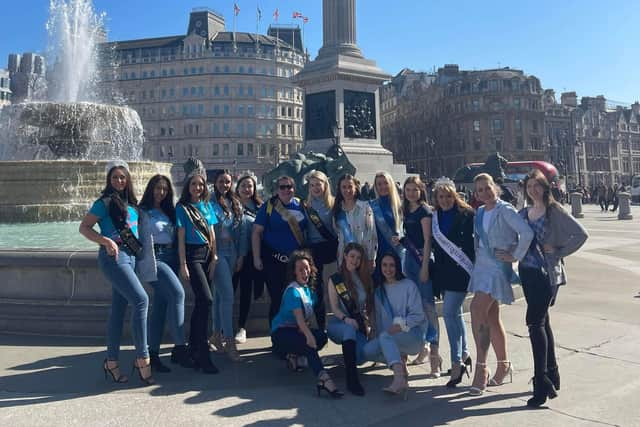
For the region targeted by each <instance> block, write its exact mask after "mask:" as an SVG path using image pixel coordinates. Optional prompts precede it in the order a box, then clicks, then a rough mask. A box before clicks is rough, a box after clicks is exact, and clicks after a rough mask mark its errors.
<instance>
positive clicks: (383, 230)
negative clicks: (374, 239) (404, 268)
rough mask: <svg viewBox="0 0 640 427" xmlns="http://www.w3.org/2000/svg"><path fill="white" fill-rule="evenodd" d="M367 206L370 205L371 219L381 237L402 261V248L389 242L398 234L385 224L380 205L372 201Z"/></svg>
mask: <svg viewBox="0 0 640 427" xmlns="http://www.w3.org/2000/svg"><path fill="white" fill-rule="evenodd" d="M369 204H370V205H371V210H372V211H373V219H374V220H375V221H376V229H377V230H378V231H380V234H382V237H383V238H384V239H385V240H386V241H387V244H388V245H389V247H391V248H392V249H393V250H394V251H395V253H396V254H397V255H398V256H399V257H400V259H403V255H404V253H403V252H404V246H403V245H394V244H393V242H392V241H391V238H392V237H393V236H398V233H397V232H395V231H394V230H392V229H391V227H389V224H387V221H386V220H385V219H384V214H383V213H382V207H381V206H380V203H379V202H378V201H377V200H372V201H371V202H369Z"/></svg>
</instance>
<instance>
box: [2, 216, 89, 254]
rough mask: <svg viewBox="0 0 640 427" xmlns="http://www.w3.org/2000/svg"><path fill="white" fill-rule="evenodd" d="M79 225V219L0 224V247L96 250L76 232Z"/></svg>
mask: <svg viewBox="0 0 640 427" xmlns="http://www.w3.org/2000/svg"><path fill="white" fill-rule="evenodd" d="M79 225H80V221H73V222H49V223H39V224H0V249H12V248H21V249H28V248H47V249H62V250H67V251H73V250H96V249H97V248H98V245H97V244H96V243H93V242H90V241H89V240H87V239H85V238H84V237H83V236H82V235H81V234H80V233H79V232H78V226H79Z"/></svg>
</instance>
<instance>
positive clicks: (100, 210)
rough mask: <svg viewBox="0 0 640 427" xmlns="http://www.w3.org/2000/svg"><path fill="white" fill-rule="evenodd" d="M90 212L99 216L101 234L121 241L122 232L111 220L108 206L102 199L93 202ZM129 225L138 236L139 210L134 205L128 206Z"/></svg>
mask: <svg viewBox="0 0 640 427" xmlns="http://www.w3.org/2000/svg"><path fill="white" fill-rule="evenodd" d="M89 213H90V214H92V215H95V216H97V217H98V226H100V234H102V235H103V236H105V237H108V238H110V239H111V240H113V241H120V233H118V230H116V227H115V226H114V225H113V221H111V217H110V216H109V212H107V206H106V205H105V204H104V201H103V200H102V199H98V200H96V201H95V202H93V205H92V206H91V209H89ZM127 225H128V226H129V228H130V229H131V232H132V233H133V235H134V236H136V237H138V211H137V210H136V208H134V207H133V206H127Z"/></svg>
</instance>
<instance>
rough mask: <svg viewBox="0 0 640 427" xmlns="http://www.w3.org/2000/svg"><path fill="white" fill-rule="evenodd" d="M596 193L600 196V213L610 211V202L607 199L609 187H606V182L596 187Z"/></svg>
mask: <svg viewBox="0 0 640 427" xmlns="http://www.w3.org/2000/svg"><path fill="white" fill-rule="evenodd" d="M596 193H597V196H598V204H599V205H600V211H601V212H605V211H607V210H609V201H608V199H607V187H605V185H604V182H601V183H600V184H598V186H597V187H596Z"/></svg>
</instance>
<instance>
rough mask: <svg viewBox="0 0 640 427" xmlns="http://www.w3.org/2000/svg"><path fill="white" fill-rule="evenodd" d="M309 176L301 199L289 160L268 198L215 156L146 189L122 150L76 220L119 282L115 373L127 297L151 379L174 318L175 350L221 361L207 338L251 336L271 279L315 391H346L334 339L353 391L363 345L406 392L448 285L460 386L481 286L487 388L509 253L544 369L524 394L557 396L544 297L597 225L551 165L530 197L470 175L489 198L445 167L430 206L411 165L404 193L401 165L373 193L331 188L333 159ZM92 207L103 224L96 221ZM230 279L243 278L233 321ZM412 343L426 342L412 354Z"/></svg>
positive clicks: (207, 364) (504, 367) (227, 340)
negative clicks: (517, 199) (573, 207)
mask: <svg viewBox="0 0 640 427" xmlns="http://www.w3.org/2000/svg"><path fill="white" fill-rule="evenodd" d="M307 181H308V186H309V188H308V190H309V191H308V194H309V195H308V198H307V199H306V200H304V201H303V200H300V199H298V198H296V197H295V196H294V195H295V182H294V180H293V179H292V178H290V177H287V176H283V177H280V178H278V179H277V182H276V188H275V195H274V196H273V197H271V198H270V199H268V200H267V201H266V202H264V203H262V200H261V199H260V198H259V197H258V195H257V194H256V182H255V180H254V178H252V177H250V176H244V177H242V178H240V179H239V180H238V182H236V183H235V190H233V187H234V183H233V182H232V175H231V174H230V173H229V172H228V171H220V172H218V173H217V174H216V176H215V177H214V179H213V183H214V194H213V197H210V195H209V190H208V188H207V185H206V172H205V171H204V169H203V168H202V167H196V168H194V170H193V171H191V172H190V173H189V174H187V176H186V177H185V180H184V187H183V190H182V194H181V196H180V199H179V202H178V204H177V206H175V207H174V205H173V191H172V187H171V182H170V180H169V178H168V177H165V176H161V175H158V176H155V177H153V178H152V179H151V180H150V181H149V183H148V184H147V188H146V189H145V192H144V196H143V198H142V201H141V202H140V204H138V203H137V200H136V198H135V194H134V190H133V183H132V182H131V177H130V174H129V171H128V169H127V166H126V164H125V163H124V162H115V163H111V164H110V165H109V166H108V168H107V184H106V186H105V189H104V191H103V193H102V195H101V197H100V199H98V200H97V201H96V202H95V203H94V205H93V206H92V208H91V209H90V211H89V213H88V214H87V215H86V217H85V218H84V220H83V221H82V223H81V225H80V232H81V233H82V234H83V235H84V236H85V237H87V238H88V239H90V240H92V241H94V242H96V243H98V244H99V245H100V251H99V256H98V261H99V266H100V269H101V270H102V271H103V273H104V275H105V276H106V277H107V279H108V280H109V281H110V282H111V284H112V286H113V303H112V308H111V312H110V317H109V323H108V331H107V346H108V350H107V358H106V359H105V361H104V364H103V368H104V372H105V377H107V376H109V375H110V376H111V378H112V379H113V380H114V381H116V382H126V381H127V378H126V377H125V376H124V375H122V374H121V372H120V368H119V365H118V350H119V344H120V335H121V333H122V324H123V317H124V310H125V308H126V306H127V304H131V306H132V307H133V309H134V312H133V318H132V336H133V340H134V344H135V347H136V360H135V363H134V366H135V367H136V368H137V369H138V372H139V377H140V379H141V380H142V381H143V382H145V383H147V384H151V383H153V378H152V371H157V372H163V371H168V370H169V368H167V367H166V366H164V365H163V364H162V363H161V361H160V359H159V357H158V351H159V344H160V338H161V337H162V333H163V329H164V323H165V321H168V323H169V324H170V331H171V335H172V338H173V340H174V343H175V347H174V349H173V351H172V354H171V361H172V362H175V363H179V364H180V365H182V366H186V367H193V368H196V369H202V370H203V372H205V373H216V372H218V370H217V368H216V367H215V366H214V365H213V363H212V362H211V359H210V357H209V353H210V347H213V349H214V350H215V351H218V352H224V353H226V354H227V355H228V357H229V358H230V359H231V360H233V361H238V360H239V359H240V355H239V353H238V350H237V347H236V343H242V342H244V341H245V340H246V330H245V324H246V321H247V318H248V313H249V307H250V304H251V300H252V298H254V297H257V296H259V295H260V294H261V293H262V289H263V287H264V285H265V284H266V288H267V292H268V293H269V297H270V308H269V322H270V327H271V339H272V343H273V351H274V353H275V354H276V355H278V356H280V357H281V358H282V359H283V360H285V361H286V365H287V367H288V368H289V369H291V370H292V371H301V370H304V369H305V367H308V368H309V370H310V371H311V372H312V373H313V374H314V376H315V377H316V380H317V391H318V394H320V393H321V392H322V391H324V392H326V393H327V394H328V395H330V396H332V397H336V398H337V397H341V396H342V395H343V393H342V392H341V391H340V390H338V388H337V387H336V384H335V383H334V382H333V381H332V379H331V377H330V376H329V374H328V373H327V371H326V370H325V368H324V366H323V363H322V359H321V358H320V357H319V355H318V351H319V350H320V349H322V347H323V346H324V345H325V344H326V343H327V342H328V339H331V340H332V341H333V342H335V343H337V344H339V345H341V346H342V353H343V356H344V364H345V377H346V387H347V390H348V391H349V392H351V393H352V394H354V395H358V396H362V395H364V394H365V389H364V387H363V385H362V384H361V382H360V379H359V376H358V368H357V367H358V365H360V364H362V363H364V362H365V361H373V362H381V363H384V364H386V365H387V366H388V368H389V369H391V370H392V371H393V380H392V382H391V384H389V386H388V387H386V388H385V389H384V391H385V392H387V393H390V394H394V395H401V394H402V395H405V396H406V391H407V389H408V370H407V365H408V364H422V363H425V361H426V360H427V359H428V360H429V362H430V368H431V369H430V371H431V374H430V376H431V377H433V378H436V377H439V376H440V375H441V372H442V362H443V361H442V357H441V356H440V354H439V338H440V328H439V325H438V316H437V313H436V307H435V301H436V298H440V299H442V301H443V305H442V315H443V318H444V323H445V327H446V331H447V335H448V341H449V346H450V355H451V370H450V375H451V376H450V379H449V381H448V382H447V386H448V387H455V386H456V385H458V384H459V383H460V382H461V381H462V378H463V376H464V375H465V374H466V375H467V376H469V372H470V371H471V370H472V359H471V354H470V352H469V348H468V346H467V334H466V327H465V322H464V320H463V303H464V300H465V297H466V295H467V293H468V292H473V293H474V296H473V299H472V302H471V319H472V322H471V323H472V330H473V337H474V340H475V344H476V345H475V347H476V351H477V356H476V364H475V366H476V371H475V376H474V379H473V384H472V386H471V388H470V389H469V394H471V395H480V394H482V393H483V392H484V390H485V388H486V387H487V386H492V385H495V386H497V385H501V384H503V383H504V382H505V380H506V379H507V377H509V379H510V380H511V379H512V376H513V365H512V364H511V362H510V361H509V358H508V352H507V345H506V336H505V331H504V326H503V325H502V322H501V319H500V304H501V303H504V304H510V303H511V302H512V301H513V291H512V288H511V285H512V283H514V282H515V280H516V279H518V277H517V275H516V274H515V272H514V270H513V267H512V263H513V262H515V261H520V263H519V273H520V280H521V282H522V286H523V288H524V294H525V298H526V300H527V304H528V308H527V316H526V318H527V325H528V327H529V331H530V337H531V343H532V349H533V354H534V371H535V375H534V395H533V397H532V399H530V400H529V402H528V404H529V405H530V406H539V405H541V404H543V403H544V402H545V401H546V399H547V398H548V397H549V398H553V397H555V396H556V394H557V390H558V389H559V386H560V377H559V374H558V367H557V363H556V360H555V353H554V341H553V333H552V331H551V327H550V324H549V314H548V311H549V307H550V306H551V305H553V303H554V302H555V298H556V295H557V289H558V286H559V285H561V284H564V283H566V273H565V270H564V262H563V258H564V257H566V256H567V255H569V254H571V253H573V252H574V251H576V250H577V249H578V248H579V247H580V246H581V245H582V244H583V243H584V241H585V240H586V238H587V234H586V232H585V230H584V229H583V228H582V227H581V226H580V225H579V223H577V222H576V221H575V220H573V219H572V218H571V217H570V216H569V215H567V214H566V213H565V211H564V210H563V209H562V207H560V206H559V205H558V204H557V203H556V202H555V201H554V200H553V197H552V195H551V187H550V185H549V183H548V181H547V180H546V178H545V177H544V175H542V174H541V173H539V172H537V171H533V172H531V173H530V174H529V176H528V178H527V180H526V183H525V188H526V192H527V194H526V196H527V201H528V207H527V208H524V209H523V210H522V211H521V212H517V211H516V210H515V209H514V208H513V207H512V206H511V205H509V204H507V203H504V202H502V201H501V200H500V199H499V187H498V186H497V185H496V184H495V183H494V182H493V179H492V178H491V176H490V175H487V174H480V175H478V176H477V177H476V178H475V181H474V183H475V196H476V198H478V199H479V200H480V201H482V202H483V206H482V207H480V208H479V209H478V211H477V212H475V211H474V210H473V209H472V208H471V207H470V206H469V205H468V204H467V203H466V202H465V201H464V200H463V199H462V198H461V197H460V195H459V194H458V192H457V191H456V187H455V184H454V183H453V182H452V181H451V180H449V179H447V178H442V179H440V180H438V181H437V182H436V183H435V186H434V189H433V194H432V195H431V196H432V199H433V207H430V206H429V204H428V203H427V197H428V195H427V193H426V188H425V186H424V184H423V183H422V182H421V181H420V179H419V178H417V177H410V178H408V179H407V180H406V181H405V183H404V186H403V189H402V190H403V191H402V192H403V195H404V198H403V199H401V197H400V196H399V194H398V190H397V189H396V186H395V184H394V180H393V178H392V177H391V176H390V175H389V174H388V173H386V172H379V173H378V174H376V176H375V181H374V190H375V194H376V198H375V199H374V200H372V201H370V202H367V201H362V200H360V198H359V196H360V194H359V192H360V183H359V181H358V179H357V178H355V177H354V176H351V175H344V176H342V177H340V179H339V180H338V182H337V183H336V188H337V194H336V196H335V198H334V197H333V195H332V192H331V185H330V183H329V181H328V179H327V177H326V175H324V174H323V173H322V172H319V171H314V172H312V173H311V174H309V175H308V177H307ZM96 223H98V224H99V227H100V233H98V232H96V231H94V230H93V226H94V225H95V224H96ZM328 264H335V265H337V272H336V273H335V274H332V275H331V276H330V277H329V279H328V280H327V282H326V283H324V281H323V274H322V273H323V268H324V267H325V266H326V265H328ZM136 273H137V275H136ZM179 278H181V279H183V280H184V281H185V282H189V283H190V285H191V288H192V291H193V294H194V296H195V300H194V302H195V304H194V309H193V313H192V315H191V325H190V334H189V339H188V346H187V345H186V340H185V337H184V328H183V323H184V291H183V289H182V286H181V284H180V280H179ZM141 281H145V282H149V283H150V284H151V286H152V287H153V289H154V304H153V311H152V313H151V320H150V326H149V330H150V333H149V336H150V338H149V344H148V346H147V321H146V320H147V319H146V317H147V306H148V303H149V299H148V296H147V294H146V292H145V291H144V288H143V287H142V284H141ZM234 285H235V286H234ZM234 288H235V290H236V291H238V290H239V293H240V309H239V311H240V313H239V325H238V330H237V331H236V332H237V333H236V334H234V326H233V301H234ZM325 298H326V301H325ZM327 312H330V313H331V314H332V315H331V316H329V317H328V318H327V316H326V314H327ZM209 313H211V315H212V321H211V322H209ZM325 331H326V332H325ZM490 344H491V345H492V346H493V348H494V351H495V353H496V356H497V367H496V370H495V373H494V375H493V377H492V376H491V373H490V371H489V369H488V368H487V356H488V350H489V345H490ZM409 356H416V357H415V358H414V359H413V360H411V361H409Z"/></svg>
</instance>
